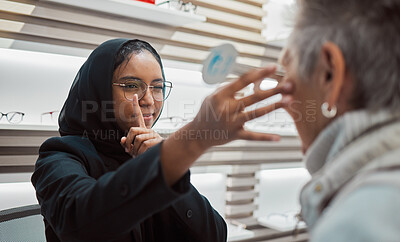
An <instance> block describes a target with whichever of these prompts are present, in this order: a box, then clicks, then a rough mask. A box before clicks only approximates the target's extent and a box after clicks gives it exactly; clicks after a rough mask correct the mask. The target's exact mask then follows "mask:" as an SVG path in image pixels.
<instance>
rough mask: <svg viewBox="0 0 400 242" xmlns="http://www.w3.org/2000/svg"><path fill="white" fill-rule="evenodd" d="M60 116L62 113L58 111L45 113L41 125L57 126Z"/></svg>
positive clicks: (41, 118)
mask: <svg viewBox="0 0 400 242" xmlns="http://www.w3.org/2000/svg"><path fill="white" fill-rule="evenodd" d="M59 114H60V111H58V110H54V111H50V112H44V113H42V114H41V115H40V123H41V124H57V120H58V115H59Z"/></svg>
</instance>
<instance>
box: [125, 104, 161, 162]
mask: <svg viewBox="0 0 400 242" xmlns="http://www.w3.org/2000/svg"><path fill="white" fill-rule="evenodd" d="M133 109H134V112H135V113H134V115H136V116H137V120H138V123H139V127H131V128H130V129H129V132H128V134H127V136H126V137H122V138H121V145H122V146H123V147H124V148H125V152H127V153H129V154H130V155H131V156H132V157H136V156H138V155H140V154H142V153H143V152H145V151H146V150H148V149H149V148H151V147H153V146H154V145H156V144H158V143H160V142H161V141H163V138H162V137H161V136H160V135H159V134H158V133H157V132H155V131H154V130H152V129H148V128H146V125H145V122H144V119H143V115H142V111H141V109H140V106H139V103H138V100H137V97H136V98H134V100H133Z"/></svg>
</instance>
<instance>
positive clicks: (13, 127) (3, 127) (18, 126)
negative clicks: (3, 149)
mask: <svg viewBox="0 0 400 242" xmlns="http://www.w3.org/2000/svg"><path fill="white" fill-rule="evenodd" d="M0 130H32V131H58V126H57V125H40V124H0Z"/></svg>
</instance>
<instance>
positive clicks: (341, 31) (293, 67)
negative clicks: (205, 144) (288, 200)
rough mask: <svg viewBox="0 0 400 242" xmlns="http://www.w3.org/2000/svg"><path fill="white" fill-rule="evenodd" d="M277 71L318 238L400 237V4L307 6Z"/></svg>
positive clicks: (312, 1)
mask: <svg viewBox="0 0 400 242" xmlns="http://www.w3.org/2000/svg"><path fill="white" fill-rule="evenodd" d="M298 4H299V9H298V15H297V21H296V25H295V27H294V31H293V33H292V35H291V38H290V40H289V43H288V46H287V48H286V50H285V51H284V54H283V55H282V59H281V64H282V65H283V66H284V68H285V69H286V73H287V74H286V76H285V78H284V79H283V80H282V82H286V83H293V84H294V85H295V91H294V93H293V95H291V97H293V102H292V103H291V104H290V105H289V107H288V108H287V111H288V112H289V113H290V114H291V116H292V117H293V119H294V121H295V123H296V127H297V129H298V132H299V135H300V137H301V141H302V144H303V151H304V152H305V164H306V167H307V169H308V170H309V172H310V173H311V174H312V179H311V181H310V182H309V183H308V184H306V185H305V187H304V188H303V190H302V192H301V195H300V202H301V207H302V212H301V215H302V218H303V219H304V221H305V222H306V223H307V225H308V227H309V230H310V233H311V240H312V241H323V242H327V241H335V242H337V241H352V242H354V241H363V242H365V241H399V239H400V229H399V228H400V218H399V216H398V215H399V213H400V212H399V211H400V158H399V157H400V110H399V104H400V31H399V26H400V1H398V0H385V1H374V0H367V1H357V0H336V1H326V0H303V1H299V2H298Z"/></svg>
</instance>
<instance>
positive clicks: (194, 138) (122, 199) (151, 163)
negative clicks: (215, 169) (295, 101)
mask: <svg viewBox="0 0 400 242" xmlns="http://www.w3.org/2000/svg"><path fill="white" fill-rule="evenodd" d="M274 71H275V69H274V68H273V67H269V68H265V69H261V70H257V71H253V72H250V73H248V74H246V75H244V76H243V77H241V78H240V79H238V80H237V81H235V82H233V83H231V84H229V85H227V86H226V87H224V88H220V89H218V90H217V91H216V92H215V93H214V94H212V95H210V96H209V97H207V98H206V100H205V101H204V103H203V105H202V107H201V109H200V111H199V113H198V115H197V116H196V118H195V119H194V120H193V121H192V122H191V123H189V124H188V125H186V126H185V127H183V128H182V129H180V130H179V131H177V132H176V133H174V134H172V135H171V136H170V137H169V138H167V139H166V140H164V141H162V139H161V138H160V136H159V135H158V134H157V133H155V132H154V131H152V130H151V129H150V128H151V127H152V125H153V124H154V123H155V122H156V120H157V119H158V117H159V115H160V113H161V110H162V105H163V101H164V100H165V98H166V97H167V95H168V93H167V91H168V90H167V89H168V85H169V84H168V83H167V82H165V78H164V73H163V68H162V63H161V60H160V57H159V55H158V54H157V52H156V51H155V50H154V49H153V48H152V47H151V46H150V45H149V44H148V43H146V42H144V41H140V40H127V39H114V40H109V41H107V42H105V43H103V44H102V45H100V46H99V47H98V48H96V49H95V50H94V51H93V52H92V54H91V55H90V56H89V58H88V59H87V61H86V62H85V63H84V64H83V66H82V67H81V69H80V70H79V72H78V74H77V76H76V78H75V80H74V82H73V84H72V87H71V90H70V93H69V96H68V98H67V100H66V102H65V104H64V107H63V109H62V111H61V114H60V118H59V125H60V134H61V137H55V138H50V139H48V140H47V141H45V142H44V143H43V144H42V146H41V147H40V150H39V158H38V160H37V162H36V166H35V172H34V174H33V175H32V183H33V185H34V186H35V189H36V193H37V198H38V200H39V203H40V205H41V210H42V215H43V216H44V222H45V226H46V238H47V240H48V241H100V240H101V241H225V240H226V236H227V230H226V224H225V222H224V220H223V219H222V217H221V216H220V215H219V214H218V213H217V212H216V211H215V210H214V209H213V208H212V207H211V205H210V204H209V202H208V201H207V199H206V198H205V197H203V196H202V195H200V194H199V193H198V192H197V190H196V189H195V188H194V187H193V186H192V185H191V184H190V172H189V168H190V166H191V165H192V164H193V162H194V161H195V160H196V159H197V158H198V157H199V156H200V155H201V154H202V153H204V152H205V150H207V149H208V148H210V147H211V146H213V145H220V144H224V143H227V142H229V141H232V140H234V139H249V140H276V139H277V136H274V135H269V134H260V133H253V132H249V131H246V130H244V129H243V124H244V123H245V122H246V121H248V120H250V119H254V118H256V117H259V116H261V115H264V114H265V113H268V112H271V111H272V110H274V109H276V108H280V107H283V106H285V104H286V103H287V102H285V100H283V101H281V102H279V103H276V104H275V105H270V106H267V107H262V108H259V109H257V110H255V111H253V112H251V113H250V112H244V108H245V107H247V106H249V105H252V104H254V103H256V102H258V101H260V100H263V99H265V98H268V97H270V96H272V95H275V94H277V93H282V92H288V91H290V89H291V88H290V87H277V88H275V89H273V90H269V91H260V92H258V93H256V94H254V95H252V96H249V97H245V98H242V99H239V100H238V99H235V97H234V94H235V93H236V92H237V91H239V90H240V89H242V88H244V87H245V86H247V85H248V84H250V83H252V82H255V81H259V80H262V79H263V78H265V77H267V76H269V75H271V74H273V72H274ZM193 91H194V90H193ZM286 101H289V100H286ZM215 114H217V115H215ZM216 132H219V135H218V136H217V135H215V134H216ZM221 132H222V133H223V134H224V135H221ZM221 137H222V138H221Z"/></svg>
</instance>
